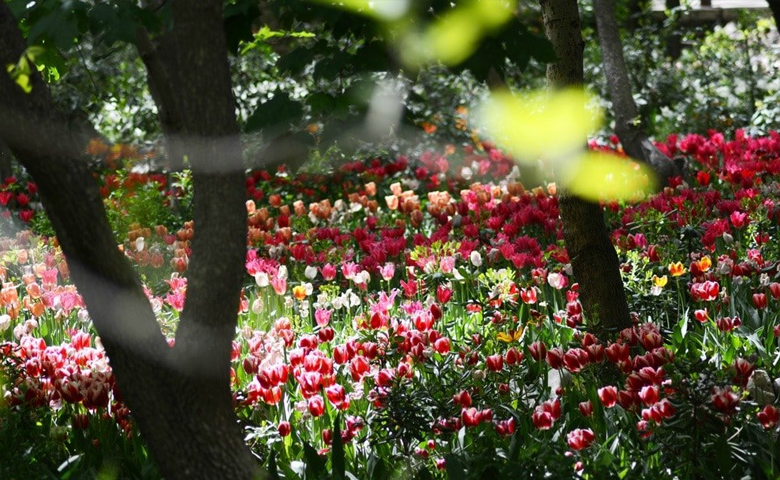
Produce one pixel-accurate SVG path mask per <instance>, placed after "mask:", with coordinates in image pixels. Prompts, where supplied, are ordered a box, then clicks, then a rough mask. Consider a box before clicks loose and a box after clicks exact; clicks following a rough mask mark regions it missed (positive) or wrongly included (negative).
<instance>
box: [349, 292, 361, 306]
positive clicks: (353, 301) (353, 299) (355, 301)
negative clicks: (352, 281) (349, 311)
mask: <svg viewBox="0 0 780 480" xmlns="http://www.w3.org/2000/svg"><path fill="white" fill-rule="evenodd" d="M348 298H349V306H350V307H359V306H360V297H358V296H357V295H355V293H354V292H353V291H352V290H350V291H349V292H348Z"/></svg>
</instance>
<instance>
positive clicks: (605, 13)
mask: <svg viewBox="0 0 780 480" xmlns="http://www.w3.org/2000/svg"><path fill="white" fill-rule="evenodd" d="M614 7H615V6H614V0H593V12H594V13H595V16H596V25H597V27H598V32H599V43H600V44H601V52H602V57H603V59H604V71H605V74H606V77H607V86H608V87H609V95H610V100H612V111H613V113H614V115H615V133H616V134H617V136H618V138H620V143H622V144H623V150H625V152H626V153H627V154H628V155H629V156H631V157H632V158H635V159H637V160H639V161H641V162H643V163H645V164H647V165H648V166H650V168H652V169H653V171H654V172H655V173H656V175H657V176H658V180H659V181H661V182H662V183H666V182H667V180H668V179H669V178H670V177H673V176H675V175H679V172H678V171H677V168H676V167H675V165H674V163H673V162H672V161H671V159H669V157H667V156H666V155H664V154H663V153H661V151H660V150H658V149H657V148H656V147H655V145H653V142H651V141H650V139H649V138H648V137H647V134H646V133H645V132H644V130H643V129H642V127H641V124H640V120H639V118H638V112H637V108H636V103H634V97H633V96H632V94H631V84H630V83H629V80H628V70H627V69H626V62H625V60H624V58H623V46H622V44H621V42H620V32H619V30H618V26H617V21H616V20H615V8H614Z"/></svg>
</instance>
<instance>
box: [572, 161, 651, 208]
mask: <svg viewBox="0 0 780 480" xmlns="http://www.w3.org/2000/svg"><path fill="white" fill-rule="evenodd" d="M558 177H559V179H560V181H561V183H562V184H563V187H565V188H566V189H567V190H568V191H569V192H571V193H573V194H574V195H577V196H578V197H581V198H584V199H586V200H591V201H594V202H598V201H607V200H617V201H637V200H642V199H643V198H645V197H646V196H647V195H649V194H651V193H652V192H653V191H654V190H655V186H656V185H655V184H656V179H655V174H654V173H653V172H652V170H651V169H650V168H648V167H647V166H646V165H644V164H641V163H638V162H636V161H634V160H631V159H630V158H626V157H620V156H618V155H616V154H610V153H604V152H586V153H584V154H582V155H580V156H578V157H576V158H573V159H572V160H570V161H569V162H568V164H567V167H566V168H565V169H563V171H562V172H560V173H559V175H558Z"/></svg>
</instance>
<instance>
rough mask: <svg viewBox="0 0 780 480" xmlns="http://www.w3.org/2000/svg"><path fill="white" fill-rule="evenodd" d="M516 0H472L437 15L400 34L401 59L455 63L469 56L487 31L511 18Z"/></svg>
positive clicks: (405, 60) (405, 61) (416, 62)
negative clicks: (421, 26) (424, 25)
mask: <svg viewBox="0 0 780 480" xmlns="http://www.w3.org/2000/svg"><path fill="white" fill-rule="evenodd" d="M516 6H517V1H516V0H472V1H471V2H468V3H466V4H462V5H459V6H457V7H455V8H453V9H452V10H451V11H449V12H447V13H446V14H444V15H442V16H441V17H439V18H438V19H437V20H436V21H434V22H433V24H431V25H430V26H429V27H428V28H427V29H425V30H423V31H421V32H420V31H417V32H413V31H407V33H406V34H405V35H403V36H402V37H403V40H402V46H403V48H402V50H401V56H402V58H403V60H404V63H406V64H407V65H410V66H418V65H423V64H426V63H432V62H441V63H443V64H445V65H457V64H458V63H461V62H462V61H464V60H466V59H467V58H468V57H470V56H471V55H472V54H473V53H474V51H475V50H476V49H477V47H478V46H479V42H480V40H481V39H482V37H484V36H485V35H486V34H488V33H490V32H491V31H492V30H495V29H496V28H497V27H500V26H501V25H503V24H504V23H506V22H507V21H509V20H510V19H511V18H512V15H513V14H514V9H515V7H516Z"/></svg>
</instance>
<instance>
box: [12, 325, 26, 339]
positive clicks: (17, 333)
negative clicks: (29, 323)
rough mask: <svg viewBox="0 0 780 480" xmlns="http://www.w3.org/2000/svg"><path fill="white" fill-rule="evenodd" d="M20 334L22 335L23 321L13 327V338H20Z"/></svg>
mask: <svg viewBox="0 0 780 480" xmlns="http://www.w3.org/2000/svg"><path fill="white" fill-rule="evenodd" d="M22 335H24V324H23V323H17V324H16V326H15V327H14V338H15V339H17V340H19V339H20V338H22Z"/></svg>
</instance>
